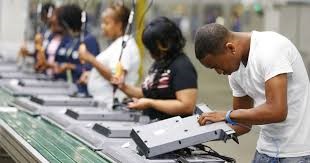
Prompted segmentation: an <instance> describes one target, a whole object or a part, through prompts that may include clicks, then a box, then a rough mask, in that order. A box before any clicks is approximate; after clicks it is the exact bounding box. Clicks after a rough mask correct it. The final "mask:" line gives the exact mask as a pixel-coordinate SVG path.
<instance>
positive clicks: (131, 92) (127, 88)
mask: <svg viewBox="0 0 310 163" xmlns="http://www.w3.org/2000/svg"><path fill="white" fill-rule="evenodd" d="M120 90H121V91H122V92H124V93H125V94H126V95H127V96H129V97H135V98H142V97H143V93H142V89H141V88H140V87H135V86H133V85H127V84H124V86H123V87H122V88H120Z"/></svg>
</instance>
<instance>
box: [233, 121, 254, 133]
mask: <svg viewBox="0 0 310 163" xmlns="http://www.w3.org/2000/svg"><path fill="white" fill-rule="evenodd" d="M230 127H231V128H233V129H234V130H235V132H236V133H237V136H240V135H243V134H246V133H248V132H249V131H250V130H251V126H249V125H244V124H240V123H239V124H238V125H231V126H230Z"/></svg>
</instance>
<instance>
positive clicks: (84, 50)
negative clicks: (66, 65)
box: [79, 44, 95, 64]
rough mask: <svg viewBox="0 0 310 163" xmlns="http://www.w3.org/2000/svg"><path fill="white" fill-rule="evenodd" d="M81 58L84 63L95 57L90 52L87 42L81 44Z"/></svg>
mask: <svg viewBox="0 0 310 163" xmlns="http://www.w3.org/2000/svg"><path fill="white" fill-rule="evenodd" d="M79 59H80V62H81V63H82V64H84V63H85V62H88V63H90V62H91V61H92V60H93V59H95V57H94V56H93V55H91V54H90V53H89V51H88V50H87V48H86V45H85V44H81V45H80V47H79Z"/></svg>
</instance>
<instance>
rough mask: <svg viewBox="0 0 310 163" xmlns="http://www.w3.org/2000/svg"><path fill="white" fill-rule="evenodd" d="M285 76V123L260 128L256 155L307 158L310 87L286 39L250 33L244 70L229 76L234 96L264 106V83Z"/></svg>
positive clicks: (273, 35)
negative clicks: (245, 97) (246, 97)
mask: <svg viewBox="0 0 310 163" xmlns="http://www.w3.org/2000/svg"><path fill="white" fill-rule="evenodd" d="M283 73H287V77H288V86H287V87H288V88H287V104H288V114H287V118H286V120H285V121H283V122H281V123H273V124H266V125H261V132H260V135H259V139H258V142H257V147H256V149H257V151H258V152H260V153H263V154H266V155H268V156H272V157H275V156H277V157H297V156H305V155H310V141H309V138H310V86H309V78H308V75H307V72H306V68H305V65H304V63H303V61H302V58H301V55H300V53H299V52H298V50H297V49H296V47H295V46H294V45H293V44H292V43H291V42H290V41H289V40H288V39H287V38H285V37H283V36H281V35H280V34H277V33H275V32H256V31H253V32H252V36H251V45H250V52H249V57H248V63H247V66H246V67H244V65H243V64H242V63H240V67H239V69H238V71H236V72H234V73H232V74H231V75H230V76H229V83H230V87H231V88H232V92H233V96H235V97H242V96H245V95H248V96H250V97H251V98H253V99H254V106H258V105H261V104H263V103H265V102H266V97H265V82H266V81H267V80H269V79H271V78H272V77H275V76H276V75H279V74H283Z"/></svg>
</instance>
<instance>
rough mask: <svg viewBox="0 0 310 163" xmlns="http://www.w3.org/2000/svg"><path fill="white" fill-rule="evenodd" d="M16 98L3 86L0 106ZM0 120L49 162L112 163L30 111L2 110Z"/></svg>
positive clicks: (0, 94)
mask: <svg viewBox="0 0 310 163" xmlns="http://www.w3.org/2000/svg"><path fill="white" fill-rule="evenodd" d="M13 99H14V98H13V97H10V96H9V95H7V94H6V93H5V92H3V91H2V90H1V89H0V105H1V106H5V105H6V104H7V103H8V102H10V101H12V100H13ZM0 119H2V120H3V121H4V122H6V123H7V124H8V125H9V126H10V127H11V128H12V129H13V130H14V131H15V132H16V133H17V134H18V135H20V136H21V137H22V138H23V139H25V140H26V141H27V142H28V143H29V144H30V145H31V146H33V147H34V148H35V149H36V150H37V151H38V152H39V153H40V154H41V155H42V156H43V157H45V159H47V160H48V161H50V162H55V163H58V162H63V163H71V162H72V163H75V162H79V163H97V162H98V163H105V162H109V161H107V160H106V159H104V158H102V157H101V156H99V155H98V154H97V153H95V152H94V151H92V150H91V149H89V148H88V147H87V146H85V145H84V144H83V143H81V142H80V141H78V140H76V139H75V138H74V137H72V136H70V135H68V134H67V133H65V132H64V131H63V130H61V129H60V128H58V127H56V126H54V125H51V124H50V123H47V122H46V121H44V120H42V119H41V118H40V117H33V116H31V115H28V114H27V113H24V112H21V111H17V112H0Z"/></svg>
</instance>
